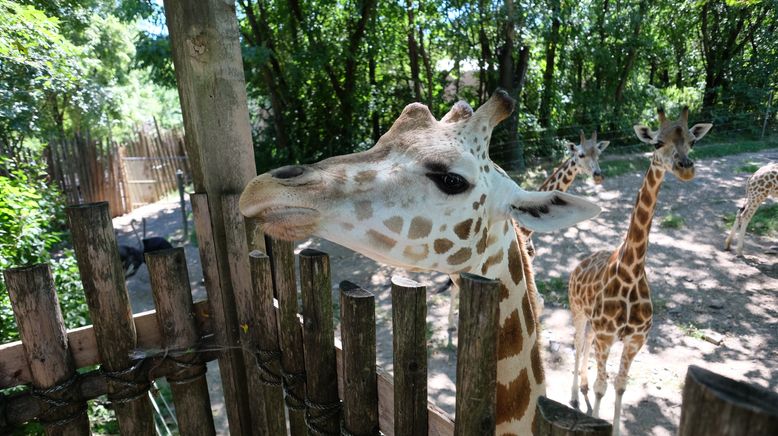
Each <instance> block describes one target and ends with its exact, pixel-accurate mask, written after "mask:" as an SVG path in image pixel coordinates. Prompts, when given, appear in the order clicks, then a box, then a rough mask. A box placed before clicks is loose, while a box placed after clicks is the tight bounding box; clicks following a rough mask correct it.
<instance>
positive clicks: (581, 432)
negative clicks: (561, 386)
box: [534, 397, 613, 436]
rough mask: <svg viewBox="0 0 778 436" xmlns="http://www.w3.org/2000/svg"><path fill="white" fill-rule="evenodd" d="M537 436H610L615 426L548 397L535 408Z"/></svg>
mask: <svg viewBox="0 0 778 436" xmlns="http://www.w3.org/2000/svg"><path fill="white" fill-rule="evenodd" d="M534 421H535V425H536V426H537V428H536V429H535V434H536V435H537V436H610V435H611V434H612V433H613V426H612V425H611V424H610V423H609V422H607V421H604V420H602V419H599V418H593V417H591V416H589V415H586V414H585V413H582V412H580V411H578V410H575V409H572V408H570V407H567V406H565V405H564V404H562V403H558V402H556V401H554V400H551V399H548V398H546V397H540V398H538V405H537V407H536V408H535V419H534Z"/></svg>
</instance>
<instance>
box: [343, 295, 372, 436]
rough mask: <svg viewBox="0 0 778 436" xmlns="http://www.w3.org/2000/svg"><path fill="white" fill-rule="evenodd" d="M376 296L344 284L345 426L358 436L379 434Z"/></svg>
mask: <svg viewBox="0 0 778 436" xmlns="http://www.w3.org/2000/svg"><path fill="white" fill-rule="evenodd" d="M375 334H376V333H375V296H374V295H373V294H371V293H370V292H368V291H366V290H364V289H362V288H360V287H359V286H357V285H355V284H354V283H351V282H341V284H340V335H341V341H342V344H343V355H344V357H345V358H344V359H343V363H342V365H341V366H340V367H339V368H341V370H340V373H341V374H342V378H343V385H344V387H343V394H342V398H343V421H344V423H343V425H344V426H345V427H346V430H348V431H349V432H351V434H353V435H355V436H368V435H377V434H378V384H377V381H376V366H375V361H376V336H375Z"/></svg>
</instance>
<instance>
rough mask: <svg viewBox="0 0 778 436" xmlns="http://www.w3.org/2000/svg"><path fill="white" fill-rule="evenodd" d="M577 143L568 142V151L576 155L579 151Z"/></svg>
mask: <svg viewBox="0 0 778 436" xmlns="http://www.w3.org/2000/svg"><path fill="white" fill-rule="evenodd" d="M576 147H578V146H577V145H575V143H572V142H568V143H567V151H569V152H570V153H571V154H572V155H573V156H575V153H576V152H577V150H576Z"/></svg>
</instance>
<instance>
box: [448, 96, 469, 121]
mask: <svg viewBox="0 0 778 436" xmlns="http://www.w3.org/2000/svg"><path fill="white" fill-rule="evenodd" d="M471 116H473V108H472V107H470V105H469V104H467V102H466V101H464V100H459V101H458V102H456V103H454V106H452V107H451V110H450V111H448V113H447V114H446V115H444V116H443V118H441V119H440V122H441V123H456V122H457V121H462V120H466V119H468V118H470V117H471Z"/></svg>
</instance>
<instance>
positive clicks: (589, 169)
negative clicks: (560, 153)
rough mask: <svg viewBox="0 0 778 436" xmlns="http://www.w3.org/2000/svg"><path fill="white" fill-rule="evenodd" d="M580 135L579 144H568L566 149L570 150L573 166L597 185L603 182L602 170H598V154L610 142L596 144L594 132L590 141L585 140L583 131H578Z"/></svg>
mask: <svg viewBox="0 0 778 436" xmlns="http://www.w3.org/2000/svg"><path fill="white" fill-rule="evenodd" d="M580 135H581V138H580V144H578V145H576V144H573V143H572V142H568V143H567V147H568V148H569V149H570V154H572V156H573V157H572V159H573V161H575V164H576V165H577V166H579V168H581V171H582V172H583V173H585V174H588V175H590V176H592V178H593V179H594V183H595V184H597V185H599V184H601V183H602V180H603V176H602V170H600V154H601V153H602V152H603V151H604V150H605V149H606V148H607V147H608V144H610V141H600V142H597V131H596V130H595V131H594V133H592V137H591V138H590V139H586V135H584V131H583V130H581V131H580Z"/></svg>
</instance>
